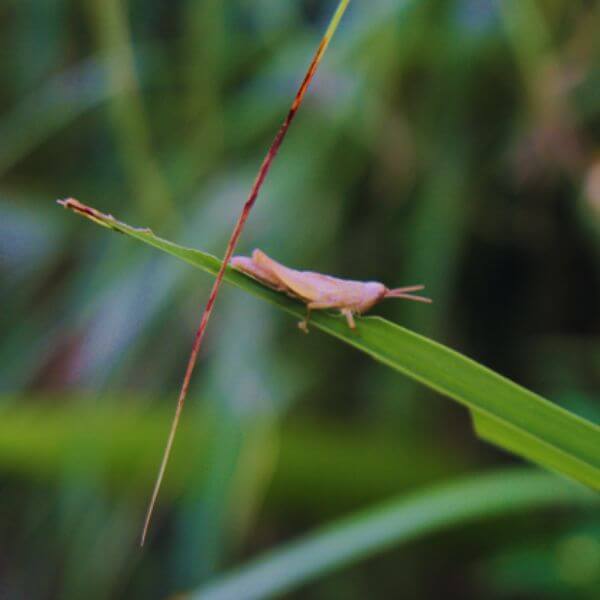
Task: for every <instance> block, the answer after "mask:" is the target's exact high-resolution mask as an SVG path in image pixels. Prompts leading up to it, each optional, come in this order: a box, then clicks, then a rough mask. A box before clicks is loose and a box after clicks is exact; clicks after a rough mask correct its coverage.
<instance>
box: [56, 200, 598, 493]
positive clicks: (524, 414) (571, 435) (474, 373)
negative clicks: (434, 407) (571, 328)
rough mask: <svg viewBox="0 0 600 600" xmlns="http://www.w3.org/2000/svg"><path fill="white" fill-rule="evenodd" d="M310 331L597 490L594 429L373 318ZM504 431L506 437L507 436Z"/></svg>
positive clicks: (179, 252)
mask: <svg viewBox="0 0 600 600" xmlns="http://www.w3.org/2000/svg"><path fill="white" fill-rule="evenodd" d="M60 203H61V204H62V205H63V206H65V207H66V208H69V209H71V210H73V211H74V212H77V213H79V214H81V215H83V216H85V217H87V218H88V219H91V220H92V221H94V222H95V223H97V224H99V225H102V226H104V227H107V228H109V229H113V230H115V231H120V232H121V233H125V234H127V235H129V236H131V237H134V238H136V239H138V240H140V241H142V242H144V243H147V244H149V245H151V246H154V247H156V248H159V249H161V250H163V251H164V252H168V253H169V254H172V255H174V256H176V257H177V258H180V259H182V260H184V261H186V262H189V263H190V264H192V265H194V266H196V267H199V268H201V269H203V270H205V271H208V272H209V273H212V274H215V273H216V272H217V271H218V269H219V264H220V263H219V260H218V259H216V258H215V257H213V256H210V255H208V254H205V253H203V252H200V251H198V250H193V249H191V248H184V247H182V246H178V245H177V244H174V243H172V242H169V241H167V240H164V239H162V238H159V237H157V236H155V235H154V234H153V233H152V232H151V231H150V230H148V229H138V228H135V227H131V226H129V225H126V224H125V223H122V222H120V221H117V220H116V219H114V218H113V217H112V216H111V215H105V214H104V213H101V212H100V211H98V210H96V209H94V208H91V207H89V206H86V205H84V204H81V203H80V202H78V201H77V200H73V199H69V200H61V201H60ZM225 279H226V280H227V281H229V282H230V283H233V284H234V285H237V286H238V287H241V288H242V289H244V290H245V291H247V292H250V293H251V294H254V295H255V296H258V297H260V298H262V299H264V300H267V301H269V302H271V303H272V304H275V305H277V306H278V307H280V308H282V309H283V310H285V311H286V312H288V313H290V314H293V315H295V316H297V317H299V318H303V317H304V314H305V307H304V305H303V304H301V303H299V302H296V301H294V300H292V299H290V298H288V297H287V296H286V295H284V294H281V293H277V292H274V291H273V290H270V289H268V288H266V287H264V286H263V285H261V284H259V283H258V282H256V281H254V280H252V279H250V278H248V277H246V276H244V275H242V274H241V273H238V272H236V271H234V270H233V269H228V271H227V273H226V276H225ZM311 322H312V325H313V326H314V327H316V328H318V329H321V330H322V331H324V332H326V333H329V334H330V335H333V336H335V337H337V338H339V339H341V340H343V341H345V342H346V343H348V344H350V345H352V346H354V347H355V348H358V349H359V350H362V351H363V352H365V353H366V354H369V355H370V356H372V357H373V358H375V359H376V360H379V361H380V362H382V363H384V364H386V365H387V366H389V367H392V368H393V369H396V370H397V371H400V372H401V373H404V374H405V375H408V376H409V377H411V378H413V379H415V380H417V381H419V382H420V383H423V384H424V385H426V386H428V387H430V388H432V389H434V390H436V391H438V392H440V393H442V394H444V395H446V396H449V397H450V398H452V399H453V400H456V401H457V402H460V403H461V404H463V405H465V406H466V407H467V408H469V409H470V410H471V411H473V412H474V414H475V422H476V430H477V431H481V434H482V435H483V437H484V438H485V439H487V440H490V441H492V442H494V443H496V444H498V445H500V446H501V447H503V448H506V449H507V450H509V451H511V452H514V453H516V454H519V455H520V456H523V457H525V458H527V459H529V460H532V461H533V462H537V463H539V464H542V465H543V466H545V467H548V468H551V469H553V470H555V471H557V472H559V473H562V474H564V475H567V476H569V477H572V478H573V479H577V480H579V481H581V482H583V483H585V484H586V485H588V486H590V487H592V488H594V489H600V427H599V426H598V425H596V424H594V423H591V422H590V421H587V420H585V419H582V418H579V417H577V416H576V415H574V414H572V413H570V412H568V411H566V410H564V409H562V408H560V407H558V406H555V405H554V404H552V403H551V402H548V401H547V400H545V399H544V398H542V397H541V396H538V395H537V394H534V393H533V392H530V391H529V390H527V389H525V388H523V387H521V386H519V385H517V384H516V383H514V382H512V381H510V380H508V379H506V378H504V377H502V376H501V375H499V374H497V373H495V372H494V371H491V370H490V369H487V368H486V367H484V366H482V365H480V364H478V363H476V362H475V361H473V360H470V359H469V358H467V357H465V356H463V355H461V354H459V353H458V352H454V351H453V350H451V349H450V348H447V347H445V346H442V345H441V344H438V343H436V342H434V341H432V340H429V339H427V338H425V337H423V336H420V335H418V334H416V333H413V332H411V331H408V330H407V329H404V328H403V327H400V326H398V325H396V324H394V323H390V322H389V321H386V320H384V319H381V318H378V317H366V318H361V319H358V322H357V327H356V330H354V331H353V330H351V329H349V328H348V326H347V325H346V323H345V321H344V320H343V319H341V318H339V317H337V316H333V315H331V314H327V313H324V312H319V313H317V314H314V317H312V319H311ZM509 432H510V435H509Z"/></svg>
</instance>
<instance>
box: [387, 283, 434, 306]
mask: <svg viewBox="0 0 600 600" xmlns="http://www.w3.org/2000/svg"><path fill="white" fill-rule="evenodd" d="M424 288H425V286H424V285H410V286H408V287H401V288H394V289H393V290H387V291H386V292H385V296H384V298H404V299H405V300H414V301H415V302H425V303H426V304H431V298H426V297H425V296H416V295H415V294H411V293H410V292H418V291H419V290H422V289H424Z"/></svg>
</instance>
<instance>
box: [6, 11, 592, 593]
mask: <svg viewBox="0 0 600 600" xmlns="http://www.w3.org/2000/svg"><path fill="white" fill-rule="evenodd" d="M333 8H334V6H333V4H332V3H330V2H314V1H306V2H276V1H274V0H260V1H258V2H254V3H247V2H240V1H232V0H228V1H226V2H223V1H217V0H202V1H198V0H186V1H183V0H182V1H181V2H178V3H164V2H158V1H155V0H147V1H146V2H144V3H141V2H137V1H131V2H128V3H125V2H119V1H117V0H89V1H87V2H83V3H69V2H66V1H64V0H55V1H53V2H47V3H37V2H32V1H25V2H16V1H15V0H12V1H7V2H5V3H4V4H3V5H2V6H1V7H0V19H1V20H0V31H1V32H2V39H3V44H4V47H5V49H6V51H5V52H3V53H2V56H1V57H0V82H1V85H0V109H1V113H0V259H1V262H0V269H1V271H0V285H1V288H0V293H1V299H2V311H1V312H0V328H1V329H0V331H1V336H0V359H1V360H0V391H1V392H2V398H1V401H2V405H3V412H2V419H1V420H0V429H1V432H0V444H1V445H0V464H1V466H2V473H1V476H2V489H3V494H2V495H1V496H0V503H1V504H0V507H1V514H2V515H4V516H3V518H2V520H1V523H0V532H1V537H0V540H1V544H2V546H1V547H0V551H1V554H0V574H1V579H2V581H3V586H4V591H5V593H6V595H7V597H15V598H16V597H22V596H23V595H25V596H29V597H36V598H37V597H39V598H50V597H61V598H80V597H82V596H83V595H84V594H85V596H86V597H89V598H113V597H140V598H148V597H157V598H158V597H165V596H166V595H169V594H171V593H174V592H176V591H181V590H184V589H191V588H193V587H195V586H197V585H199V584H201V583H204V582H205V581H207V580H210V579H211V578H212V577H214V576H215V575H216V574H219V573H222V572H223V571H224V570H226V569H227V567H229V566H231V565H232V564H236V563H238V562H241V561H242V560H243V559H244V558H246V557H249V556H254V555H255V554H257V553H258V552H259V551H261V550H264V549H267V548H276V547H277V543H278V542H283V541H285V540H290V539H293V538H294V537H295V536H297V535H298V534H300V533H303V532H307V531H310V530H312V529H314V528H315V527H316V526H318V525H322V524H324V523H325V522H327V521H328V520H329V519H331V518H334V517H340V516H342V515H346V514H348V513H350V512H351V511H354V510H356V509H359V508H364V507H367V506H370V505H371V503H374V502H376V501H378V500H383V499H386V498H388V497H389V496H390V495H392V494H394V495H397V494H401V493H403V492H405V491H407V490H418V489H420V488H421V487H422V486H424V485H429V484H434V483H436V482H441V481H446V480H449V479H451V478H453V476H455V475H457V474H459V473H465V472H467V471H469V472H471V471H476V470H484V469H490V468H492V467H493V466H495V465H500V464H507V463H511V462H514V461H513V459H511V458H510V457H509V456H507V455H505V454H503V453H501V452H499V451H496V450H494V449H493V448H491V447H490V446H487V445H485V444H483V443H481V442H479V441H477V440H476V439H475V437H474V436H473V434H472V432H471V429H470V421H469V418H468V415H467V414H466V412H465V411H464V410H462V409H460V408H458V407H457V406H455V405H454V404H452V403H450V402H448V401H447V400H445V399H443V398H441V397H438V396H436V395H434V394H432V393H430V392H428V391H426V390H425V389H424V388H420V387H419V388H417V387H414V386H413V384H411V383H409V382H407V381H406V380H403V379H402V378H401V377H400V376H399V375H398V374H396V373H394V372H392V371H391V370H389V369H385V368H384V367H383V366H381V365H379V364H377V363H375V362H371V361H369V360H367V359H366V358H365V357H364V356H363V355H361V354H359V353H356V352H354V351H353V350H352V349H350V348H347V347H344V346H342V345H341V344H338V343H336V342H335V341H334V340H332V339H329V338H327V337H325V336H323V335H319V334H317V333H314V334H312V335H310V336H302V335H299V334H297V332H296V329H295V325H294V324H293V321H290V320H289V319H288V318H286V317H284V316H283V315H280V314H278V313H277V312H276V311H274V310H273V309H272V308H271V307H270V306H269V305H266V304H263V303H261V302H259V301H258V300H255V299H253V298H250V297H248V296H246V295H242V294H240V293H239V292H238V291H237V290H234V289H224V290H223V295H222V296H221V298H220V303H219V305H218V308H217V310H216V313H215V319H214V321H213V323H212V325H211V328H210V332H209V334H208V340H207V342H208V343H207V345H206V347H205V352H204V355H203V358H202V360H201V363H200V368H199V369H198V374H197V376H196V378H195V379H194V382H193V390H192V394H191V396H190V402H189V409H188V410H187V412H186V413H185V418H184V421H185V423H184V427H185V431H184V432H182V433H183V435H182V436H181V439H180V440H178V443H177V446H176V449H175V457H174V458H175V461H174V463H173V465H172V468H171V472H170V474H169V476H168V480H167V482H166V485H167V488H166V492H167V493H166V494H165V496H164V497H163V499H162V502H161V504H160V513H159V515H158V517H159V518H158V519H157V522H156V524H155V529H154V537H153V538H152V539H151V540H150V545H149V547H148V548H147V549H146V550H145V551H144V553H141V554H140V553H138V552H137V551H135V542H136V536H137V534H138V532H139V526H140V525H141V519H142V515H143V509H144V505H145V501H146V499H147V495H148V493H149V487H150V485H151V480H152V479H153V477H154V474H155V468H156V466H157V461H158V455H159V453H160V451H161V449H162V443H163V441H164V436H165V435H166V428H167V424H168V420H169V417H170V410H169V409H170V408H171V406H172V405H173V403H174V401H175V393H176V388H177V386H178V384H179V380H180V378H181V375H182V370H183V366H184V362H185V360H186V358H187V353H188V350H189V345H190V342H191V336H192V332H193V330H194V328H195V326H196V324H197V320H198V318H199V307H200V305H201V303H202V301H203V299H205V298H206V295H207V292H208V286H209V285H210V280H209V279H208V278H205V277H204V276H202V275H200V276H198V274H197V272H196V271H195V270H192V269H189V268H187V267H186V266H185V265H183V264H181V263H178V262H176V261H174V260H172V259H169V258H168V257H165V256H160V255H159V254H158V253H153V252H150V251H148V250H147V249H145V248H142V247H138V246H137V245H134V244H132V243H131V242H129V241H128V240H126V239H125V238H124V237H123V239H120V238H118V237H117V236H114V235H106V234H105V233H104V232H103V231H101V230H98V229H97V228H92V227H90V226H88V225H86V224H83V223H82V222H81V221H80V220H78V219H75V218H73V217H71V216H70V215H67V214H66V213H64V212H61V211H59V210H58V209H57V208H56V206H55V205H54V199H55V198H56V197H64V196H67V195H73V196H76V197H78V198H80V199H81V200H83V201H86V202H89V203H90V204H93V205H94V206H97V207H99V208H101V209H103V210H105V211H107V212H112V213H113V214H115V215H118V216H119V217H120V218H123V219H125V220H127V221H129V222H132V223H135V224H140V225H147V226H149V227H151V228H152V229H153V230H154V231H156V232H157V233H160V234H161V235H164V236H166V237H169V238H170V239H174V240H177V241H179V242H181V243H183V244H187V245H190V246H196V247H201V248H202V249H204V250H207V251H210V252H213V253H214V254H217V255H218V254H221V253H222V251H223V248H224V244H225V241H226V237H227V236H228V234H229V230H230V228H231V226H232V224H233V220H234V219H235V215H236V214H237V212H238V210H239V206H240V204H241V202H242V200H243V198H244V197H245V194H246V192H247V190H248V189H249V187H250V184H251V181H252V178H253V176H254V173H255V171H256V168H257V166H258V162H259V161H260V159H261V158H262V154H263V152H264V149H265V148H266V146H267V144H268V142H269V141H270V139H271V137H272V135H273V133H274V131H275V129H276V127H277V125H278V124H279V122H280V121H281V118H282V116H283V114H284V113H285V111H286V110H287V107H288V105H289V102H290V100H291V97H292V95H293V92H294V89H295V87H296V85H297V82H298V78H299V77H300V76H301V74H302V73H303V72H304V69H305V67H306V65H307V62H308V60H309V57H310V56H311V54H312V51H313V49H314V47H315V45H316V43H317V42H318V39H319V37H320V34H321V33H322V30H323V28H324V24H325V22H326V20H327V18H328V16H329V15H330V14H331V12H332V10H333ZM599 28H600V10H599V8H598V5H597V3H595V2H585V1H575V2H566V0H544V1H542V0H539V1H537V2H533V1H531V2H529V1H528V2H519V1H517V0H514V1H509V2H502V3H500V2H495V1H493V0H479V1H475V0H455V1H454V2H441V1H438V0H413V1H403V2H402V1H395V2H392V1H391V0H378V1H377V2H369V3H364V2H355V3H353V4H352V5H351V8H350V10H349V13H348V15H347V16H346V18H345V19H344V21H343V23H342V26H341V29H340V31H339V32H338V34H337V36H336V38H335V39H334V41H333V43H332V47H331V48H330V50H329V52H328V54H327V56H326V58H325V61H324V64H323V65H322V68H321V70H320V74H319V75H318V77H317V81H316V82H315V85H314V86H313V88H312V90H311V93H310V94H309V96H308V97H307V100H306V104H305V106H304V107H303V109H302V111H301V113H300V114H299V116H298V119H297V121H296V123H295V126H294V128H293V129H292V130H291V131H290V135H289V137H288V139H287V140H286V142H285V145H284V147H283V149H282V152H281V154H280V156H279V157H278V159H277V161H276V163H275V166H274V168H273V170H272V173H271V174H270V177H269V180H268V181H267V184H266V186H265V189H264V192H263V194H262V196H261V198H260V199H259V201H258V203H257V206H256V208H255V211H254V212H253V214H252V217H251V219H250V222H249V223H248V227H247V229H246V231H245V233H244V237H243V239H242V247H241V248H240V250H241V251H243V252H249V251H250V250H251V249H252V248H253V247H261V248H262V249H264V250H265V251H266V252H268V253H270V254H272V255H273V256H275V257H277V258H278V259H280V260H282V261H284V262H287V263H289V264H290V265H293V266H297V267H306V268H311V269H315V270H320V271H324V272H331V273H334V274H338V275H341V276H347V277H352V278H357V279H378V280H382V281H385V282H387V283H389V284H391V285H392V284H393V285H396V284H397V285H400V284H405V283H406V284H409V283H420V282H422V283H425V284H426V285H427V288H428V292H429V293H430V295H431V296H432V297H434V298H435V303H434V304H433V305H432V306H431V307H423V306H419V305H414V306H413V305H410V304H409V303H400V302H398V303H393V302H389V303H387V304H384V305H382V306H381V307H378V309H377V310H378V312H379V313H380V314H383V315H385V316H386V317H387V318H389V319H391V320H396V321H398V322H400V323H402V324H403V325H405V326H407V327H410V328H413V329H414V330H416V331H417V332H419V333H423V334H425V335H428V336H430V337H432V338H434V339H436V340H439V341H441V342H443V343H446V344H448V345H450V346H452V347H454V348H457V349H458V350H460V351H462V352H464V353H466V354H468V355H469V356H471V357H473V358H475V359H476V360H478V361H480V362H483V363H484V364H486V365H487V366H489V367H491V368H493V369H495V370H497V371H499V372H500V373H502V374H504V375H507V376H509V377H511V378H512V379H514V380H516V381H519V382H520V383H522V384H523V385H526V386H527V387H529V388H531V389H534V390H536V391H537V392H539V393H541V394H543V395H544V396H546V397H548V398H551V399H552V400H553V401H555V402H556V403H558V404H561V405H563V406H565V407H566V408H569V409H570V410H572V411H574V412H576V413H578V414H580V415H582V416H585V417H586V418H588V419H591V420H593V421H596V422H598V421H599V420H600V408H599V405H598V401H597V390H598V389H599V383H600V382H599V373H600V346H599V339H598V335H599V333H600V315H599V312H598V306H600V273H599V269H598V264H599V262H598V254H599V250H600V243H599V239H600V237H599V236H598V232H599V228H600V163H599V162H598V154H597V148H598V136H599V132H600V130H599V128H600V121H599V117H600V114H599V110H598V109H599V107H600V102H599V99H600V98H599V90H600V78H599V75H598V73H599V72H600V70H599V68H598V66H599V64H600V62H599V61H600V44H599V43H598V36H597V35H595V32H597V31H598V29H599ZM599 531H600V521H599V520H598V517H597V513H594V512H590V511H589V510H586V509H585V508H581V507H578V508H574V507H573V508H571V509H565V508H563V509H561V510H558V511H557V510H556V509H555V510H548V509H544V510H543V511H541V510H540V511H533V509H531V510H530V511H524V512H521V513H520V514H516V515H513V516H502V517H497V518H496V519H493V520H490V521H486V522H485V523H483V524H479V525H478V526H472V525H466V526H463V527H459V528H456V529H453V530H452V531H448V532H446V533H443V534H442V533H437V534H435V535H434V536H433V537H429V538H427V539H423V540H420V541H414V542H412V543H410V544H409V545H406V546H402V547H399V548H397V549H395V550H391V551H389V552H387V553H386V554H384V555H382V556H378V557H377V558H374V559H372V560H369V561H366V562H362V563H359V564H358V565H354V566H352V567H351V568H348V569H346V570H343V571H341V572H340V573H338V574H332V575H329V576H327V577H326V578H323V579H321V580H319V581H317V582H316V583H312V584H311V585H310V586H308V587H306V588H305V589H303V590H302V597H307V595H308V597H314V598H328V597H348V598H352V597H355V598H362V597H365V594H370V595H371V596H373V595H376V596H379V597H386V596H393V595H397V594H398V593H399V592H400V591H402V592H403V593H405V594H407V595H409V596H411V597H422V598H426V597H436V596H439V594H441V593H444V594H446V595H448V596H450V597H463V598H464V597H481V596H482V595H485V596H486V597H492V598H507V597H508V598H512V597H515V598H516V597H540V596H543V595H546V596H550V595H551V596H552V597H559V598H563V597H564V598H573V597H590V598H591V597H593V594H594V590H597V586H598V585H600V583H599V580H598V573H599V572H600V567H599V565H600V542H599V541H598V532H599ZM582 556H585V557H587V560H581V557H582ZM590 557H591V558H590ZM594 557H595V558H594ZM594 561H596V562H594ZM31 573H35V574H36V577H32V576H31ZM432 573H433V574H435V577H432Z"/></svg>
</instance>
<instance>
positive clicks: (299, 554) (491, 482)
mask: <svg viewBox="0 0 600 600" xmlns="http://www.w3.org/2000/svg"><path fill="white" fill-rule="evenodd" d="M466 499H468V501H466ZM597 500H598V497H597V496H596V495H595V494H592V493H590V492H589V491H587V490H585V489H584V488H581V487H579V486H574V485H572V484H568V483H567V482H562V481H560V480H558V479H556V478H555V477H553V476H550V475H546V474H543V473H539V472H536V471H533V470H531V469H514V470H510V471H500V472H495V473H492V474H487V475H476V476H472V477H469V478H464V479H461V480H459V481H456V482H453V483H450V484H443V485H440V486H437V487H435V488H433V489H430V490H426V491H423V492H418V493H415V494H412V495H411V496H403V497H402V498H400V499H398V500H394V501H391V502H388V503H386V504H385V505H382V506H379V507H377V508H374V509H370V510H367V511H364V512H361V513H358V514H356V515H354V516H352V517H350V518H347V519H343V520H341V521H338V522H337V523H336V524H333V525H330V526H328V527H326V528H324V529H322V530H321V531H318V532H317V533H314V534H311V535H309V536H307V537H305V538H304V539H302V540H300V541H297V542H294V543H291V544H288V545H286V546H283V547H279V548H276V549H274V550H273V551H271V552H269V553H267V554H265V555H264V556H262V557H260V558H258V559H256V560H253V561H252V562H250V563H249V564H247V565H246V566H244V567H241V568H240V569H238V570H237V571H234V572H232V573H231V574H228V575H224V576H223V577H221V578H219V579H217V580H215V581H214V582H212V583H208V584H207V585H206V586H204V587H202V588H201V589H199V590H197V591H196V592H195V593H193V594H192V595H191V598H192V599H198V600H200V599H202V600H225V599H226V598H244V599H245V600H251V599H258V598H270V597H273V596H277V595H279V594H282V593H283V592H288V591H290V590H292V589H295V588H296V587H298V586H299V585H301V584H305V583H307V582H309V581H312V580H314V579H316V578H318V577H320V576H322V575H323V574H326V573H330V572H331V571H334V570H335V569H339V568H341V567H344V566H348V565H350V564H352V563H354V562H357V561H359V560H362V559H364V558H367V557H368V556H371V555H373V554H375V553H377V552H381V551H383V550H385V549H387V548H390V547H392V546H397V545H398V544H401V543H405V542H408V541H411V540H414V539H416V538H419V537H422V536H424V535H426V534H428V533H432V532H436V531H440V530H445V529H448V528H450V527H452V526H456V525H461V524H465V523H470V522H475V521H478V520H481V519H484V518H490V517H495V516H500V515H505V514H510V513H515V512H518V511H525V510H531V509H534V508H535V509H539V508H542V507H547V506H559V505H565V504H567V505H568V504H587V503H591V502H594V501H597Z"/></svg>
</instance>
